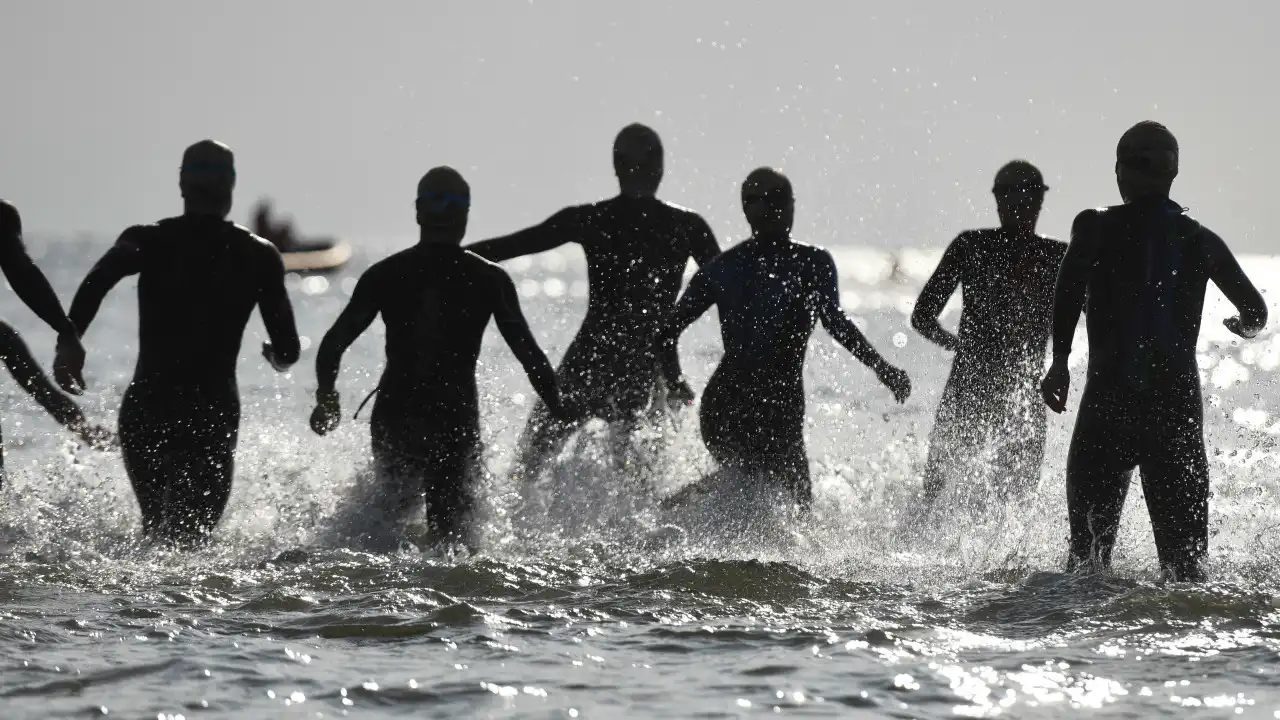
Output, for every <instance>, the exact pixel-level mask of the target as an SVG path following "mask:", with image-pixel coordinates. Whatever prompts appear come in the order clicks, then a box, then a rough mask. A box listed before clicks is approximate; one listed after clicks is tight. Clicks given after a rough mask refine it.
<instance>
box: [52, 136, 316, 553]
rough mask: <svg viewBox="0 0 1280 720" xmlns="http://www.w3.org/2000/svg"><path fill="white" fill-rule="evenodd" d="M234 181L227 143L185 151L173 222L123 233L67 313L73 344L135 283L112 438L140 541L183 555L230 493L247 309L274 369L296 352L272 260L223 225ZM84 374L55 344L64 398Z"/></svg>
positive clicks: (264, 249) (249, 236) (64, 347)
mask: <svg viewBox="0 0 1280 720" xmlns="http://www.w3.org/2000/svg"><path fill="white" fill-rule="evenodd" d="M235 181H236V173H235V157H234V155H233V154H232V152H231V149H230V148H228V147H227V146H226V145H223V144H222V143H219V142H215V141H213V140H203V141H200V142H198V143H196V144H194V145H191V146H190V147H188V148H187V149H186V151H185V152H184V153H183V156H182V168H181V170H180V171H179V175H178V186H179V189H180V190H181V192H182V199H183V213H182V214H181V215H179V216H177V217H171V218H166V219H164V220H161V221H159V222H157V223H154V224H151V225H135V226H133V227H130V228H128V229H126V230H125V231H124V232H123V233H121V234H120V237H119V239H118V240H116V243H115V244H114V245H113V246H112V247H111V249H109V250H108V251H107V252H106V254H104V255H103V256H102V258H101V259H100V260H99V261H98V262H97V264H95V265H94V266H93V269H92V270H90V272H89V274H88V275H87V276H86V277H85V279H84V281H83V282H82V283H81V284H80V288H79V290H77V291H76V295H75V298H74V299H73V300H72V303H71V312H70V318H71V321H72V323H73V324H74V326H75V328H76V329H77V331H78V333H77V335H76V336H74V337H75V338H77V339H78V337H79V336H80V335H83V334H84V333H85V332H87V331H88V329H89V326H90V324H91V323H92V321H93V319H94V317H95V316H96V315H97V313H98V309H99V307H100V306H101V305H102V301H103V300H104V299H105V297H106V295H107V293H108V292H109V291H110V290H111V288H113V287H115V285H116V284H117V283H119V282H120V281H121V280H123V279H124V278H126V277H128V276H130V275H138V339H139V345H138V361H137V366H136V368H135V370H134V375H133V380H132V381H131V382H130V383H129V387H128V389H127V390H126V391H125V394H124V400H123V402H122V404H121V406H120V440H121V445H122V449H123V451H124V465H125V470H126V471H127V472H128V475H129V480H130V482H131V483H132V485H133V490H134V494H135V495H136V496H137V498H138V504H139V506H140V508H141V510H142V530H143V534H144V535H145V536H147V537H148V538H155V539H158V540H162V541H166V542H171V543H173V544H176V545H178V546H181V547H192V546H194V545H198V544H202V543H204V542H205V541H207V539H208V537H209V535H210V533H212V532H213V530H214V528H215V527H216V525H217V524H218V521H219V520H220V519H221V517H222V514H223V511H224V510H225V508H226V504H227V499H228V498H229V497H230V494H231V484H232V477H233V474H234V468H235V451H236V445H237V440H238V437H239V429H240V395H239V389H238V386H237V384H236V362H237V360H238V359H239V355H240V346H241V342H242V338H243V336H244V329H245V326H246V325H247V324H248V322H249V317H250V315H251V314H252V313H253V310H254V308H257V309H258V310H259V311H260V312H261V314H262V320H263V324H264V325H265V326H266V330H267V334H268V336H269V337H270V342H268V343H265V344H264V345H263V346H262V354H263V356H264V357H265V358H266V360H267V361H268V362H269V363H271V366H272V367H273V368H275V369H276V370H277V371H279V372H284V371H285V370H287V369H288V368H289V366H291V365H293V363H295V362H297V360H298V355H299V352H300V346H299V339H298V331H297V328H296V326H295V324H294V317H293V307H292V305H291V304H290V302H289V295H288V293H287V292H286V290H285V284H284V266H283V264H282V263H281V260H280V252H279V251H278V250H277V249H276V248H275V247H274V246H273V245H272V244H271V243H269V242H267V241H266V240H263V239H262V238H260V237H258V236H256V235H254V234H253V233H251V232H249V231H248V230H246V229H245V228H243V227H241V226H239V225H236V224H235V223H232V222H230V221H228V220H227V215H228V214H229V213H230V211H231V205H232V193H233V191H234V189H235ZM83 366H84V356H83V354H81V353H78V352H76V351H75V343H73V342H72V338H71V337H68V338H67V339H64V340H62V341H59V343H58V361H57V363H56V364H55V378H56V379H57V380H58V383H59V384H60V385H61V386H62V387H63V389H65V390H67V391H68V392H72V393H77V394H78V393H80V392H82V388H83V387H84V381H83V375H82V370H83Z"/></svg>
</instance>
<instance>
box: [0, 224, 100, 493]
mask: <svg viewBox="0 0 1280 720" xmlns="http://www.w3.org/2000/svg"><path fill="white" fill-rule="evenodd" d="M0 271H3V272H4V276H5V278H6V279H7V280H8V281H9V285H10V286H11V287H13V290H14V292H15V293H17V295H18V297H19V298H20V299H21V300H22V301H23V302H24V303H26V305H27V307H29V308H31V310H32V311H33V312H34V313H35V314H36V315H38V316H39V317H40V319H41V320H44V321H45V322H46V323H48V324H49V326H50V327H52V328H53V329H54V330H55V331H57V333H58V337H59V338H61V339H63V341H65V342H66V343H67V350H68V355H69V356H74V355H80V356H83V355H84V348H83V347H81V345H80V339H79V338H78V337H77V336H76V332H75V326H74V325H72V324H71V320H70V319H69V318H68V317H67V314H66V313H65V312H63V310H62V303H60V302H58V296H57V295H56V294H55V293H54V292H53V288H52V287H51V286H50V285H49V281H48V279H47V278H45V276H44V273H42V272H40V268H39V267H37V266H36V264H35V262H34V261H33V260H32V259H31V255H29V254H28V253H27V248H26V245H25V244H24V243H23V242H22V216H21V215H20V214H19V213H18V209H17V208H16V207H14V206H13V205H11V204H9V203H7V202H5V201H4V200H0ZM0 361H3V362H4V364H5V366H6V367H8V368H9V372H10V374H12V375H13V379H14V380H17V381H18V385H19V386H20V387H21V388H22V389H23V391H25V392H26V393H27V394H29V395H31V397H33V398H35V400H36V402H38V403H40V406H41V407H43V408H44V409H45V410H47V411H48V412H49V414H50V415H52V416H53V418H54V419H55V420H57V421H58V422H59V423H61V424H62V425H63V426H65V427H66V428H67V429H68V430H71V431H72V432H74V433H76V434H77V435H79V436H80V437H81V439H83V440H84V441H85V442H87V443H89V444H90V445H93V446H94V447H98V448H105V447H108V446H110V444H111V442H112V440H113V439H112V437H111V433H110V432H109V431H107V430H105V429H103V428H100V427H97V426H91V425H89V423H88V421H86V420H85V417H84V413H82V412H81V411H80V408H79V407H78V406H77V405H76V404H75V402H73V401H72V400H71V398H68V397H67V396H66V395H63V394H62V393H61V392H58V389H57V388H56V387H54V385H53V383H52V382H51V381H50V380H49V377H48V376H47V375H45V374H44V372H43V371H42V370H41V369H40V366H39V364H38V363H37V362H36V359H35V357H34V356H32V354H31V351H30V350H29V349H28V348H27V344H26V343H25V342H23V340H22V336H21V335H19V334H18V331H17V330H15V329H14V328H13V327H12V326H11V325H9V324H8V323H6V322H4V321H0ZM4 480H5V477H4V454H3V452H0V486H3V485H4Z"/></svg>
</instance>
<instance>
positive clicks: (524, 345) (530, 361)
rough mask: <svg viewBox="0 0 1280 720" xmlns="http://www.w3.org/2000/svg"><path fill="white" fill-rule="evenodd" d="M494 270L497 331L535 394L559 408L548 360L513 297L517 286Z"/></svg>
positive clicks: (504, 273) (494, 309)
mask: <svg viewBox="0 0 1280 720" xmlns="http://www.w3.org/2000/svg"><path fill="white" fill-rule="evenodd" d="M495 269H496V268H495ZM496 270H497V272H498V275H497V285H498V288H497V290H498V298H497V302H496V303H495V305H494V308H493V319H494V321H495V322H496V323H497V325H498V332H500V333H502V339H503V340H505V341H506V342H507V346H508V347H510V348H511V352H512V353H514V354H515V356H516V359H517V360H519V361H520V365H521V366H522V367H524V371H525V373H526V374H527V375H528V376H529V383H530V384H532V385H533V390H534V392H536V393H538V397H540V398H542V402H543V403H545V404H546V405H547V406H549V407H553V408H554V407H558V406H559V405H560V402H559V400H560V394H559V391H558V390H557V388H556V374H555V370H554V369H553V368H552V367H551V361H550V360H548V359H547V355H546V353H544V352H542V348H540V347H538V341H537V340H535V339H534V337H533V331H531V330H530V329H529V323H528V322H527V321H526V320H525V319H524V313H523V312H521V311H520V299H519V297H518V296H517V295H516V286H515V283H513V282H511V276H509V275H507V273H506V272H503V271H502V270H500V269H496Z"/></svg>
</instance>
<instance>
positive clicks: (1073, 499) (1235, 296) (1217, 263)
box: [1053, 199, 1266, 579]
mask: <svg viewBox="0 0 1280 720" xmlns="http://www.w3.org/2000/svg"><path fill="white" fill-rule="evenodd" d="M1210 280H1212V281H1213V282H1214V284H1215V285H1217V286H1218V288H1219V289H1221V290H1222V291H1223V293H1224V294H1225V295H1226V296H1227V298H1228V299H1229V300H1231V302H1232V303H1233V304H1235V306H1236V307H1237V308H1238V309H1240V311H1241V314H1242V316H1244V315H1245V314H1246V312H1247V313H1248V314H1249V316H1251V317H1254V318H1261V320H1260V322H1264V321H1265V318H1266V305H1265V303H1264V302H1263V299H1262V296H1261V295H1260V294H1259V293H1258V291H1257V290H1256V289H1255V288H1254V287H1253V285H1252V284H1251V283H1250V282H1249V280H1248V278H1246V277H1245V275H1244V272H1243V271H1242V270H1241V269H1240V266H1239V264H1238V263H1237V262H1236V260H1235V258H1234V257H1233V256H1232V255H1231V252H1230V250H1228V249H1227V246H1226V244H1225V243H1223V241H1222V239H1221V238H1219V237H1218V236H1217V235H1215V234H1214V233H1213V232H1211V231H1209V230H1208V229H1206V228H1204V227H1203V226H1202V225H1200V224H1199V223H1198V222H1196V221H1195V220H1193V219H1192V218H1190V217H1188V216H1187V215H1185V214H1183V210H1182V208H1180V207H1179V206H1178V205H1177V204H1175V203H1173V202H1172V201H1169V200H1167V199H1161V200H1147V201H1143V202H1138V203H1133V204H1129V205H1122V206H1118V207H1112V208H1107V209H1104V210H1091V211H1085V212H1084V213H1081V214H1080V216H1079V217H1077V218H1076V222H1075V225H1074V227H1073V229H1072V240H1071V246H1070V248H1069V249H1068V251H1067V256H1066V259H1065V260H1064V261H1063V264H1062V270H1061V274H1060V276H1059V280H1058V289H1057V293H1056V296H1055V301H1054V311H1053V347H1054V357H1055V362H1059V361H1061V362H1063V363H1065V358H1066V356H1067V355H1068V354H1069V352H1070V349H1071V341H1072V336H1073V335H1074V333H1075V327H1076V323H1077V321H1078V319H1079V316H1080V307H1081V304H1082V302H1083V301H1084V298H1085V297H1086V296H1087V298H1088V301H1087V302H1088V307H1087V311H1086V324H1087V328H1088V336H1089V367H1088V380H1087V382H1086V385H1085V388H1084V392H1083V394H1082V397H1081V400H1080V411H1079V414H1078V415H1077V417H1076V425H1075V432H1074V434H1073V435H1072V438H1071V449H1070V453H1069V455H1068V458H1067V504H1068V511H1069V516H1070V523H1071V565H1072V566H1073V567H1076V566H1080V565H1081V564H1095V565H1100V566H1103V567H1106V566H1108V565H1109V564H1110V561H1111V550H1112V547H1113V546H1114V545H1115V539H1116V532H1117V530H1118V527H1119V523H1120V513H1121V510H1122V508H1123V506H1124V500H1125V495H1126V494H1127V493H1128V489H1129V475H1130V473H1131V472H1132V470H1133V468H1134V467H1135V466H1137V467H1138V468H1140V469H1141V471H1142V485H1143V490H1144V492H1145V494H1146V500H1147V508H1148V510H1149V511H1150V515H1151V522H1152V527H1153V530H1154V533H1155V540H1156V548H1157V550H1158V552H1159V556H1160V562H1161V565H1162V566H1164V567H1165V568H1166V569H1167V570H1171V571H1172V572H1173V573H1174V575H1175V577H1177V578H1180V579H1193V578H1195V577H1196V576H1198V574H1199V572H1200V571H1199V563H1200V561H1201V559H1202V558H1203V557H1204V555H1205V553H1206V552H1207V549H1208V520H1209V517H1208V515H1209V512H1208V510H1209V467H1208V461H1207V458H1206V457H1205V447H1204V417H1203V401H1202V398H1201V394H1200V382H1199V371H1198V367H1197V364H1196V343H1197V340H1198V338H1199V333H1200V320H1201V311H1202V309H1203V305H1204V295H1205V289H1206V286H1207V283H1208V282H1209V281H1210Z"/></svg>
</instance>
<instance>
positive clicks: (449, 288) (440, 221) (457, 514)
mask: <svg viewBox="0 0 1280 720" xmlns="http://www.w3.org/2000/svg"><path fill="white" fill-rule="evenodd" d="M470 206H471V192H470V187H469V186H468V184H467V182H466V180H464V179H463V177H462V176H461V175H460V174H459V173H458V172H457V171H455V170H453V169H452V168H449V167H437V168H434V169H432V170H431V171H429V172H428V173H427V174H426V175H424V176H423V177H422V179H421V181H420V182H419V183H418V197H417V201H416V207H417V221H418V226H419V240H418V244H417V245H415V246H413V247H411V248H409V249H407V250H402V251H400V252H398V253H395V254H394V255H391V256H390V257H387V258H385V259H383V260H381V261H379V262H377V263H375V264H374V265H373V266H372V267H370V268H369V269H368V270H366V271H365V272H364V274H363V275H361V277H360V280H359V281H358V282H357V283H356V287H355V289H354V291H353V292H352V294H351V301H350V302H349V303H348V304H347V306H346V307H345V308H343V310H342V313H341V314H340V315H339V316H338V319H337V320H336V321H335V322H334V324H333V327H331V328H330V329H329V331H328V332H327V333H325V336H324V339H323V340H322V341H321V342H320V348H319V351H318V352H317V354H316V378H317V382H318V385H319V388H318V389H317V391H316V407H315V410H314V412H313V413H312V415H311V428H312V430H314V431H315V432H316V433H317V434H320V435H324V434H326V433H329V432H331V431H332V430H333V429H334V428H336V427H337V425H338V421H339V417H340V403H339V395H338V391H337V390H336V389H335V385H336V382H337V378H338V370H339V366H340V364H341V361H342V355H343V353H344V352H346V350H347V348H348V347H350V346H351V344H352V343H353V342H355V341H356V339H357V338H358V337H359V336H360V334H361V333H363V332H364V331H365V329H367V328H368V327H369V325H370V324H371V323H373V321H374V319H375V318H377V317H378V316H379V315H381V317H382V320H383V323H384V324H385V325H386V331H387V338H386V353H387V362H386V368H385V369H384V371H383V373H382V379H381V381H380V382H379V384H378V391H377V399H376V400H375V401H374V405H373V416H372V420H371V422H372V432H371V435H372V442H373V459H374V466H375V470H376V472H377V474H378V476H379V483H380V488H381V489H383V491H384V492H383V493H381V498H382V500H384V501H385V502H386V503H387V504H388V507H387V508H386V510H387V512H388V513H389V514H390V515H391V516H392V517H391V518H390V519H392V520H394V519H396V518H397V517H399V516H403V515H406V514H408V513H410V512H413V511H414V510H416V509H417V508H420V507H423V504H424V500H425V510H426V516H427V522H428V527H429V529H430V530H431V531H432V532H433V534H434V535H435V537H436V539H438V540H441V541H445V542H460V543H463V544H467V545H469V544H470V543H471V541H472V538H471V535H470V533H469V530H470V526H471V523H470V520H471V519H472V517H473V509H474V504H475V503H474V499H473V492H474V489H473V486H474V484H475V480H476V478H477V474H478V472H479V470H480V460H481V457H480V456H481V452H482V447H481V442H480V404H479V396H478V395H479V393H478V390H477V388H476V362H477V360H478V359H479V355H480V346H481V344H482V342H483V340H484V333H485V328H486V327H487V326H488V324H489V321H490V319H492V320H494V321H495V322H496V323H497V327H498V330H499V332H501V333H502V337H503V339H504V340H506V342H507V344H508V345H509V346H510V348H511V350H512V352H514V353H515V355H516V358H517V359H518V360H519V361H520V363H521V364H522V365H523V366H524V369H525V372H526V373H527V374H528V376H529V381H530V382H531V383H532V384H533V388H534V390H535V391H536V392H537V393H538V396H539V397H540V398H541V399H542V401H543V402H544V403H545V404H546V407H547V408H548V412H549V413H550V415H551V416H552V417H556V418H564V417H568V414H567V413H566V412H565V410H564V408H563V407H562V406H561V402H560V393H559V391H558V390H557V388H556V381H555V372H554V370H552V368H551V363H550V361H548V360H547V357H546V355H544V354H543V352H542V350H541V349H540V348H539V347H538V344H537V342H536V341H535V340H534V338H533V334H532V333H531V332H530V330H529V325H528V323H527V322H526V321H525V319H524V315H523V314H522V313H521V311H520V302H519V299H518V296H517V295H516V289H515V285H514V284H513V283H512V282H511V278H510V277H509V276H508V275H507V273H506V272H505V271H504V270H503V269H502V268H501V267H500V266H498V265H496V264H494V263H492V262H489V261H488V260H485V259H484V258H481V257H480V256H478V255H476V254H474V253H471V252H468V251H467V250H466V249H464V248H462V247H461V246H460V243H461V241H462V239H463V237H464V236H465V234H466V230H467V219H468V215H469V210H470Z"/></svg>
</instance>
